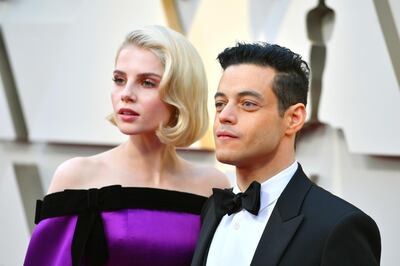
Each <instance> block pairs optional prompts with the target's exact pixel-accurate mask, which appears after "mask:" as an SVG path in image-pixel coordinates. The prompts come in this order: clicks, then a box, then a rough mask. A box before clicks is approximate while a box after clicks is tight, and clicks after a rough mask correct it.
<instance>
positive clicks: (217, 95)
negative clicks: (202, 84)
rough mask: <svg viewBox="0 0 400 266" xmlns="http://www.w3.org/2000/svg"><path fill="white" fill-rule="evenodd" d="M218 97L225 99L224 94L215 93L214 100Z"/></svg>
mask: <svg viewBox="0 0 400 266" xmlns="http://www.w3.org/2000/svg"><path fill="white" fill-rule="evenodd" d="M218 97H225V93H223V92H219V91H217V93H215V95H214V99H215V98H218Z"/></svg>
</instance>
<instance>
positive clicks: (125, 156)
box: [118, 135, 179, 186]
mask: <svg viewBox="0 0 400 266" xmlns="http://www.w3.org/2000/svg"><path fill="white" fill-rule="evenodd" d="M119 155H120V156H118V157H119V160H121V161H120V162H121V163H122V164H123V165H124V167H126V168H127V169H129V168H131V167H132V170H134V171H136V172H140V173H141V174H143V176H145V177H146V178H148V179H151V180H148V181H149V182H151V183H153V184H154V185H156V186H158V185H160V184H161V183H162V182H163V177H165V176H168V175H170V174H173V173H175V172H176V171H177V170H178V167H179V160H178V156H177V154H176V151H175V147H173V146H171V145H166V144H164V143H161V142H160V140H159V139H158V138H157V137H156V136H155V135H153V136H143V135H135V136H130V137H129V139H128V141H127V142H125V143H124V144H122V145H121V146H120V152H119Z"/></svg>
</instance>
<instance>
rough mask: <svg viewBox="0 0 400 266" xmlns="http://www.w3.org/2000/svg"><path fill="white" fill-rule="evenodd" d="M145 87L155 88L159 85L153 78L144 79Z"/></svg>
mask: <svg viewBox="0 0 400 266" xmlns="http://www.w3.org/2000/svg"><path fill="white" fill-rule="evenodd" d="M142 85H143V87H145V88H154V87H156V86H157V84H156V83H155V82H153V81H151V80H147V79H146V80H143V82H142Z"/></svg>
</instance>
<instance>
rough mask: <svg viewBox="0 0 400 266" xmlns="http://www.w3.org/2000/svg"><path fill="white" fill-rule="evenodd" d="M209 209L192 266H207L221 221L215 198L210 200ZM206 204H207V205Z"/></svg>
mask: <svg viewBox="0 0 400 266" xmlns="http://www.w3.org/2000/svg"><path fill="white" fill-rule="evenodd" d="M207 203H208V207H207V208H206V211H205V213H204V216H203V217H204V220H203V224H202V226H201V230H200V236H199V239H198V240H197V246H196V250H195V252H194V255H193V259H192V263H191V266H201V265H206V262H207V256H208V251H209V249H210V245H211V241H212V239H213V236H214V233H215V230H216V229H217V227H218V224H219V222H220V221H221V219H219V218H217V216H216V215H215V206H214V200H213V197H211V198H210V199H209V200H208V202H207ZM207 203H206V204H207Z"/></svg>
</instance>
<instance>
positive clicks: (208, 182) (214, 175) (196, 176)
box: [189, 164, 231, 197]
mask: <svg viewBox="0 0 400 266" xmlns="http://www.w3.org/2000/svg"><path fill="white" fill-rule="evenodd" d="M189 169H190V173H191V174H190V176H191V177H192V179H191V180H193V182H194V185H195V187H196V189H197V193H198V194H200V195H203V196H207V197H208V196H210V195H211V194H212V189H213V188H228V187H231V184H230V182H229V180H228V178H227V177H226V175H225V174H223V173H222V172H221V171H219V170H218V169H216V168H215V167H212V166H204V165H194V164H190V165H189Z"/></svg>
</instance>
